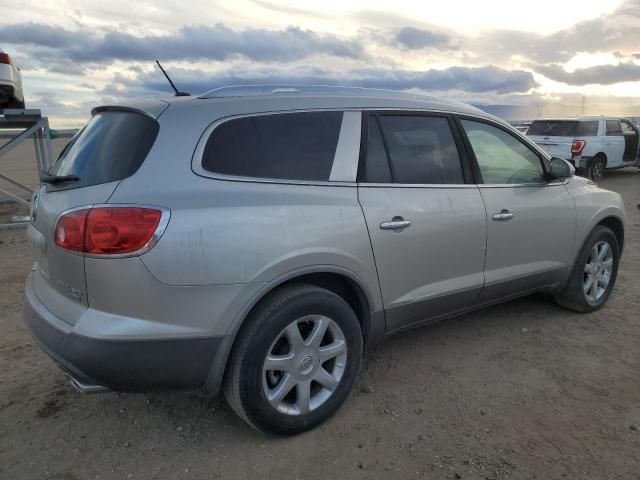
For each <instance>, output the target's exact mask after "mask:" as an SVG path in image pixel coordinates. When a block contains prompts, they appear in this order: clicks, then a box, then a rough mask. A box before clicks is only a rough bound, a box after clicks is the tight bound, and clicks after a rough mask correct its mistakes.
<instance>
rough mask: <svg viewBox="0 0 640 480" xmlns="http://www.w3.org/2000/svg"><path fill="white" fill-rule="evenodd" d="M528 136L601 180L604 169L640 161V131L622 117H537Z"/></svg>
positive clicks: (549, 151) (588, 175) (556, 155)
mask: <svg viewBox="0 0 640 480" xmlns="http://www.w3.org/2000/svg"><path fill="white" fill-rule="evenodd" d="M527 136H528V137H529V138H530V139H531V140H533V141H534V142H536V143H537V144H538V145H540V146H541V147H542V148H543V149H544V150H545V151H546V152H547V153H548V154H549V155H551V156H553V157H559V158H564V159H565V160H568V161H570V162H571V163H573V165H574V166H575V167H576V171H577V172H578V173H581V174H583V175H585V176H586V177H588V178H591V179H592V180H600V179H601V178H602V176H603V175H604V171H605V169H612V168H622V167H628V166H634V165H636V166H637V165H640V155H639V151H638V148H639V143H638V140H639V139H640V131H639V130H638V127H637V126H636V125H634V123H633V122H632V121H631V120H628V119H626V118H620V117H578V118H574V119H551V118H550V119H540V120H534V121H533V122H532V123H531V127H529V131H528V132H527Z"/></svg>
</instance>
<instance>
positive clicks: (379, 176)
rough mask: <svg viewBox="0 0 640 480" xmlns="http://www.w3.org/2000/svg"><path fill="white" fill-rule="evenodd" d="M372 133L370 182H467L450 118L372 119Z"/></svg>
mask: <svg viewBox="0 0 640 480" xmlns="http://www.w3.org/2000/svg"><path fill="white" fill-rule="evenodd" d="M368 130H369V132H368V134H369V135H368V139H367V159H366V168H365V181H366V182H369V183H389V182H393V183H404V184H462V183H464V177H463V174H462V165H461V163H460V157H459V155H458V149H457V147H456V143H455V140H454V138H453V134H452V132H451V128H450V126H449V121H448V120H447V118H445V117H433V116H418V115H380V116H371V117H370V118H369V128H368Z"/></svg>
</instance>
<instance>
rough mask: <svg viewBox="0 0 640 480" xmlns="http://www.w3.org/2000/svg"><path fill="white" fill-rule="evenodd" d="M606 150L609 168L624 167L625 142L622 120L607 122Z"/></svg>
mask: <svg viewBox="0 0 640 480" xmlns="http://www.w3.org/2000/svg"><path fill="white" fill-rule="evenodd" d="M604 149H605V153H606V155H607V167H619V166H621V165H622V163H623V157H624V150H625V141H624V136H623V135H622V126H621V125H620V120H606V121H605V139H604Z"/></svg>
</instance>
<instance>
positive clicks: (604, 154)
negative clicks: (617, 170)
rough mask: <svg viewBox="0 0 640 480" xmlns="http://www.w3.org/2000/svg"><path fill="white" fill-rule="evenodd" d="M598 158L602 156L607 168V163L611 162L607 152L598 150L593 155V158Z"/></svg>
mask: <svg viewBox="0 0 640 480" xmlns="http://www.w3.org/2000/svg"><path fill="white" fill-rule="evenodd" d="M598 158H602V159H603V160H604V166H605V168H606V166H607V164H608V163H609V160H608V159H607V154H606V153H604V152H598V153H596V154H595V155H594V156H593V159H594V160H596V159H598Z"/></svg>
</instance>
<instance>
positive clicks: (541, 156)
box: [454, 114, 568, 188]
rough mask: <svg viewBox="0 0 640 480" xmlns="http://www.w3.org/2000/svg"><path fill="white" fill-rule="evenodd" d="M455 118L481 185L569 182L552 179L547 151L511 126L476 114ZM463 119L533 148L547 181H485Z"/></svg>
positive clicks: (491, 186)
mask: <svg viewBox="0 0 640 480" xmlns="http://www.w3.org/2000/svg"><path fill="white" fill-rule="evenodd" d="M454 120H455V123H456V126H457V128H458V130H459V134H460V135H461V136H462V138H463V142H464V148H465V149H466V154H467V158H469V160H470V163H471V166H472V170H473V175H474V178H475V181H476V183H477V185H478V186H479V187H484V188H514V187H542V186H556V185H564V184H566V183H567V181H568V180H567V179H563V180H554V179H552V178H551V176H550V174H549V167H548V162H549V160H550V157H549V156H548V155H547V154H546V153H544V152H543V151H541V149H540V148H539V147H538V146H537V145H535V144H531V143H529V140H528V139H526V138H522V136H520V135H516V134H514V132H512V131H511V130H510V128H509V127H507V126H505V125H502V124H500V123H498V122H494V121H492V120H490V119H487V118H484V117H477V116H474V115H467V114H455V115H454ZM461 120H469V121H472V122H478V123H484V124H487V125H490V126H492V127H494V128H497V129H499V130H502V131H503V132H505V133H507V134H509V135H511V136H512V137H513V138H514V139H515V140H517V141H519V142H520V143H522V144H523V145H524V146H525V147H527V148H528V149H529V150H531V152H532V153H534V154H535V155H536V156H537V157H538V159H539V160H540V164H541V165H542V171H543V172H544V177H545V181H544V182H536V183H484V181H483V179H482V173H481V172H480V165H479V164H478V160H477V158H476V155H475V153H474V152H473V148H472V147H471V143H470V142H469V138H468V137H467V134H466V132H465V130H464V127H463V126H462V122H461Z"/></svg>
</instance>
